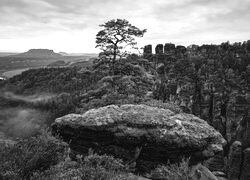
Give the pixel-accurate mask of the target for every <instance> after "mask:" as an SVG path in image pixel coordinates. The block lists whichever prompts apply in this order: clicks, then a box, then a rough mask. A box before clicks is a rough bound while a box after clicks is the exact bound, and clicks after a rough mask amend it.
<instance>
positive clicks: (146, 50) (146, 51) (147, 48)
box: [143, 45, 152, 55]
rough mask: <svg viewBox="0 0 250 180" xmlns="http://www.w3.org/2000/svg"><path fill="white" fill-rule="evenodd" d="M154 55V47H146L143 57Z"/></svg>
mask: <svg viewBox="0 0 250 180" xmlns="http://www.w3.org/2000/svg"><path fill="white" fill-rule="evenodd" d="M151 54H152V45H147V46H144V49H143V55H151Z"/></svg>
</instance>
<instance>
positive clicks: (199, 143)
mask: <svg viewBox="0 0 250 180" xmlns="http://www.w3.org/2000/svg"><path fill="white" fill-rule="evenodd" d="M52 128H53V130H54V132H57V133H59V134H60V136H62V138H63V139H64V140H66V141H68V142H70V146H71V148H72V149H73V150H75V151H77V152H81V153H86V152H88V150H89V148H92V149H93V150H94V151H95V152H97V153H101V154H102V153H106V154H112V155H114V156H115V157H118V158H122V159H124V160H125V161H127V162H136V163H137V167H138V168H140V169H142V170H147V169H150V168H152V167H153V166H154V165H157V164H160V163H166V162H168V161H171V162H176V161H179V160H181V159H182V157H184V156H186V157H187V156H191V157H192V159H193V160H195V161H201V160H203V159H206V158H209V157H212V156H214V155H215V154H216V153H218V152H221V151H222V146H223V145H225V140H224V139H223V137H222V136H221V134H220V133H218V132H217V131H216V130H215V129H214V128H212V127H211V126H209V125H208V124H207V123H206V122H205V121H203V120H201V119H200V118H198V117H196V116H194V115H190V114H185V113H175V112H173V111H171V110H169V109H163V108H157V107H151V106H147V105H131V104H128V105H121V106H120V107H118V106H116V105H110V106H106V107H102V108H99V109H92V110H89V111H87V112H85V113H84V114H69V115H66V116H63V117H61V118H58V119H56V121H55V123H54V124H53V125H52Z"/></svg>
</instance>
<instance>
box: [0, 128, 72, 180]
mask: <svg viewBox="0 0 250 180" xmlns="http://www.w3.org/2000/svg"><path fill="white" fill-rule="evenodd" d="M66 147H67V145H66V144H65V143H63V142H62V141H60V140H58V139H56V138H55V137H53V136H52V135H51V134H50V133H49V132H48V131H43V132H42V133H41V134H39V135H38V136H37V137H31V138H29V139H25V140H18V142H17V143H16V144H14V145H12V146H3V147H2V146H1V147H0V162H1V163H0V174H1V175H2V176H3V178H4V179H29V177H30V176H31V175H32V174H33V172H35V171H38V170H40V171H43V170H46V169H48V168H49V167H50V166H51V165H55V164H57V163H58V162H59V161H60V160H62V159H63V155H64V152H65V148H66Z"/></svg>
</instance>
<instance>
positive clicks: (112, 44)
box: [96, 19, 146, 63]
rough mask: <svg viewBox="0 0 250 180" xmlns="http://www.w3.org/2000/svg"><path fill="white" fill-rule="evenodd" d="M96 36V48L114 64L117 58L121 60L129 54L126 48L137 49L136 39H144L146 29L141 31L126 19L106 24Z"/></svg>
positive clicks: (102, 25)
mask: <svg viewBox="0 0 250 180" xmlns="http://www.w3.org/2000/svg"><path fill="white" fill-rule="evenodd" d="M100 27H103V29H102V30H101V31H99V32H98V33H97V35H96V44H97V45H96V47H99V48H100V49H101V50H102V51H103V54H104V55H105V57H109V59H110V60H112V62H113V63H114V61H115V60H116V59H117V56H119V57H120V58H121V57H123V56H125V55H126V54H127V51H126V48H127V47H130V48H136V47H135V45H136V44H137V43H136V41H135V37H143V35H144V33H145V32H146V29H143V30H141V29H139V28H137V27H135V26H133V25H131V24H130V23H129V22H128V21H127V20H125V19H116V20H115V19H113V20H110V21H108V22H106V23H105V24H101V25H100Z"/></svg>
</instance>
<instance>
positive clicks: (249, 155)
mask: <svg viewBox="0 0 250 180" xmlns="http://www.w3.org/2000/svg"><path fill="white" fill-rule="evenodd" d="M248 179H250V148H247V149H245V150H244V151H243V163H242V170H241V180H248Z"/></svg>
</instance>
